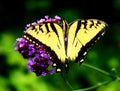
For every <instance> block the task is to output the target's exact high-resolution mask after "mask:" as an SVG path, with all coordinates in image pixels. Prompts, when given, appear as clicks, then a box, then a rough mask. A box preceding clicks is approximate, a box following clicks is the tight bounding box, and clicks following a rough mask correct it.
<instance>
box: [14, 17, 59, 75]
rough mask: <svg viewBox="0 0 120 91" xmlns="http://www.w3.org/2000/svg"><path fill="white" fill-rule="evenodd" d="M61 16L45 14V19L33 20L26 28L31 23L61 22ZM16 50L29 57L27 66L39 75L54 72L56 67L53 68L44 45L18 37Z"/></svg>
mask: <svg viewBox="0 0 120 91" xmlns="http://www.w3.org/2000/svg"><path fill="white" fill-rule="evenodd" d="M59 20H60V17H58V16H55V18H53V19H52V18H49V16H45V18H44V19H40V20H39V21H37V22H33V23H31V24H28V25H27V26H26V29H27V28H28V27H30V26H31V25H35V24H38V23H39V24H41V23H44V22H57V23H58V22H59ZM14 46H15V50H16V51H18V52H19V53H20V54H21V55H22V56H23V57H24V58H25V59H28V62H27V66H28V69H29V70H30V71H31V72H34V73H36V75H37V76H39V75H42V76H46V74H53V73H54V69H53V68H52V64H53V62H52V60H51V57H50V55H49V54H48V52H46V51H45V47H44V45H42V44H41V45H38V46H36V45H35V44H31V43H30V42H29V41H27V40H26V39H24V38H17V39H16V43H15V45H14Z"/></svg>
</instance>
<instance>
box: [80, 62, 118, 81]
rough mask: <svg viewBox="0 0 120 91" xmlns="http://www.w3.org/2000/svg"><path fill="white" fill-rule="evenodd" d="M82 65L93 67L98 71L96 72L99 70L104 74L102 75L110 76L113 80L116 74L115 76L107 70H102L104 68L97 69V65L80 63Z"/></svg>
mask: <svg viewBox="0 0 120 91" xmlns="http://www.w3.org/2000/svg"><path fill="white" fill-rule="evenodd" d="M82 65H83V66H85V67H88V68H91V69H94V70H96V71H98V72H100V73H102V74H104V75H106V76H108V77H110V78H112V79H113V80H114V79H116V76H115V75H113V74H110V73H109V72H106V71H104V70H102V69H99V68H97V67H95V66H92V65H89V64H86V63H82Z"/></svg>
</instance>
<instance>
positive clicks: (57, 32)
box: [24, 23, 66, 62]
mask: <svg viewBox="0 0 120 91" xmlns="http://www.w3.org/2000/svg"><path fill="white" fill-rule="evenodd" d="M38 26H39V25H35V26H34V27H35V28H33V26H31V27H30V28H28V29H27V30H26V31H25V33H24V38H26V39H27V40H32V42H33V39H36V40H37V41H39V42H41V43H43V44H44V45H46V46H48V47H50V48H51V49H52V50H53V51H54V52H55V53H56V55H57V56H58V58H59V59H60V60H61V61H62V62H64V61H65V57H66V55H65V47H64V35H63V30H62V27H61V26H60V25H58V24H57V23H44V24H42V26H40V27H39V28H38ZM36 27H37V28H36ZM28 35H30V36H31V37H29V36H28Z"/></svg>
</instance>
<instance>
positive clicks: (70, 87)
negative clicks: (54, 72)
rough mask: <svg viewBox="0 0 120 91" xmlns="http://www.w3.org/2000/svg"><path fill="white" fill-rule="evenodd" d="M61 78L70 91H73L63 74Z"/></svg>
mask: <svg viewBox="0 0 120 91" xmlns="http://www.w3.org/2000/svg"><path fill="white" fill-rule="evenodd" d="M61 77H62V78H63V80H64V81H65V83H66V84H67V85H68V87H69V89H70V91H74V90H73V88H72V86H71V85H70V83H69V82H68V81H67V80H66V78H65V77H64V75H63V73H61Z"/></svg>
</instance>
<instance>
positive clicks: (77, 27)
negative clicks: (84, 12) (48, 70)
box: [67, 19, 106, 62]
mask: <svg viewBox="0 0 120 91" xmlns="http://www.w3.org/2000/svg"><path fill="white" fill-rule="evenodd" d="M105 27H106V23H105V22H103V21H100V20H97V19H89V20H77V21H75V22H73V23H71V24H70V25H69V30H68V45H67V57H68V58H70V59H71V60H73V61H80V62H82V61H83V58H84V56H85V55H86V53H87V50H88V48H89V47H91V46H92V45H93V44H94V43H95V42H96V41H97V40H98V39H99V38H100V36H101V35H102V34H103V33H104V28H105Z"/></svg>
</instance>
